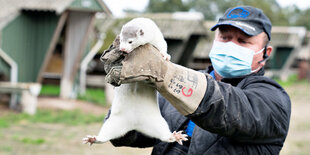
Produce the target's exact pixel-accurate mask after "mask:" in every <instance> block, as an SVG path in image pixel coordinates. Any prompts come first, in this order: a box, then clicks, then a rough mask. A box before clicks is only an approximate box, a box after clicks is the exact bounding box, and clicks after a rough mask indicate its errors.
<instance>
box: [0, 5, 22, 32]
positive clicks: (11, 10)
mask: <svg viewBox="0 0 310 155" xmlns="http://www.w3.org/2000/svg"><path fill="white" fill-rule="evenodd" d="M18 1H19V0H10V1H7V0H0V6H1V9H0V29H1V28H2V27H3V26H4V25H5V24H6V23H8V22H9V21H11V20H12V19H13V18H14V17H16V16H17V15H18V10H19V8H20V7H21V4H20V3H18Z"/></svg>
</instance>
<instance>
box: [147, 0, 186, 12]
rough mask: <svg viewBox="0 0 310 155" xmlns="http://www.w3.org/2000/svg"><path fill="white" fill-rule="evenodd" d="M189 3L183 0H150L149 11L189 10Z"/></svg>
mask: <svg viewBox="0 0 310 155" xmlns="http://www.w3.org/2000/svg"><path fill="white" fill-rule="evenodd" d="M189 9H190V6H189V4H187V3H185V2H183V1H182V0H150V1H149V4H148V7H147V10H146V11H147V12H175V11H188V10H189Z"/></svg>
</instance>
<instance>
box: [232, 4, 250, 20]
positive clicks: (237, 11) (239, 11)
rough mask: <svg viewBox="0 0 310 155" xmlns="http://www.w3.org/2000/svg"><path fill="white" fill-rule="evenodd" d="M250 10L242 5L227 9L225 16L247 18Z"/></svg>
mask: <svg viewBox="0 0 310 155" xmlns="http://www.w3.org/2000/svg"><path fill="white" fill-rule="evenodd" d="M249 15H250V12H249V11H247V10H245V9H244V8H242V7H237V8H234V9H232V10H230V11H229V13H228V14H227V18H247V17H248V16H249Z"/></svg>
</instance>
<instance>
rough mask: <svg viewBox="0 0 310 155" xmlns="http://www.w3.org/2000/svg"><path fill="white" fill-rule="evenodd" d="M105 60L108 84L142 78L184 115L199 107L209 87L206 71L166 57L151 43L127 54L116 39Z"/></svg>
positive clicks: (116, 84) (129, 81)
mask: <svg viewBox="0 0 310 155" xmlns="http://www.w3.org/2000/svg"><path fill="white" fill-rule="evenodd" d="M101 60H103V62H104V65H105V69H106V72H107V76H106V81H107V82H108V83H111V84H113V85H115V86H118V85H120V84H123V83H132V82H141V81H144V82H146V83H149V84H152V85H154V86H155V88H156V89H157V90H158V91H159V93H160V94H161V95H162V96H164V97H165V98H166V99H167V100H168V101H169V102H170V103H171V104H172V105H173V106H174V107H175V108H176V109H177V110H178V111H180V112H181V113H182V114H183V115H188V114H191V113H193V112H194V111H195V110H196V109H197V107H198V106H199V104H200V102H201V100H202V98H203V97H204V93H205V91H206V88H207V80H206V75H205V74H203V73H200V72H197V71H194V70H192V69H188V68H185V67H183V66H180V65H176V64H173V63H171V62H169V61H166V60H164V59H163V58H162V56H161V54H160V52H159V51H158V50H157V49H156V48H155V47H153V46H152V45H150V44H146V45H143V46H140V47H138V48H136V49H135V50H133V51H132V52H130V53H129V54H125V53H122V52H121V51H119V49H118V46H117V39H116V41H115V42H114V43H113V46H111V47H110V48H109V49H108V50H107V51H105V53H104V54H103V56H102V59H101Z"/></svg>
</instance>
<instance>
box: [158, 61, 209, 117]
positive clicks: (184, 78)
mask: <svg viewBox="0 0 310 155" xmlns="http://www.w3.org/2000/svg"><path fill="white" fill-rule="evenodd" d="M167 63H168V64H167V66H168V69H167V72H166V75H165V78H164V81H163V82H157V83H155V84H156V87H157V90H158V91H159V93H160V94H161V95H162V96H163V97H165V98H166V99H167V100H168V101H169V102H170V103H171V104H172V105H173V106H174V107H175V108H176V109H177V110H178V111H179V112H180V113H181V114H183V115H189V114H192V113H194V112H195V110H196V109H197V108H198V106H199V104H200V102H201V100H202V99H203V97H204V95H205V92H206V89H207V79H206V75H205V74H203V73H201V72H198V71H194V70H192V69H189V68H185V67H183V66H180V65H176V64H173V63H170V62H167Z"/></svg>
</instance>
